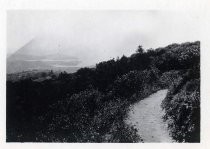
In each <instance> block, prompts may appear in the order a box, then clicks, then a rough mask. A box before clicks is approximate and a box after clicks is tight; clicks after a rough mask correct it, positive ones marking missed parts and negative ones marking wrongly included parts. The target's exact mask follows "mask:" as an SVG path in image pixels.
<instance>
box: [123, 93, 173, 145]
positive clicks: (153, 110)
mask: <svg viewBox="0 0 210 149" xmlns="http://www.w3.org/2000/svg"><path fill="white" fill-rule="evenodd" d="M166 94H167V90H160V91H158V92H156V93H154V94H152V95H150V96H149V97H147V98H145V99H144V100H141V101H140V102H138V103H136V104H135V105H134V106H133V107H132V108H131V109H130V111H129V114H128V119H127V120H126V123H127V124H131V125H134V127H135V128H137V130H138V134H139V135H140V136H141V137H142V139H143V141H144V142H174V141H173V140H172V138H171V137H170V136H169V132H168V130H167V124H166V123H164V122H163V120H162V116H163V114H164V111H162V109H161V102H162V100H163V99H164V98H165V96H166Z"/></svg>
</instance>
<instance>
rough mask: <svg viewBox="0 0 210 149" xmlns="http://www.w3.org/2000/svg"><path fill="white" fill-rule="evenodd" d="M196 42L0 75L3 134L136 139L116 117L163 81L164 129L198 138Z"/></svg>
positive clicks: (181, 137)
mask: <svg viewBox="0 0 210 149" xmlns="http://www.w3.org/2000/svg"><path fill="white" fill-rule="evenodd" d="M199 44H200V43H199V42H193V43H183V44H172V45H169V46H167V47H164V48H158V49H155V50H153V49H150V50H144V49H143V48H142V46H139V47H138V49H137V51H136V53H134V54H133V55H131V56H130V57H126V56H122V57H121V58H119V59H112V60H109V61H105V62H101V63H99V64H97V65H96V67H95V68H81V69H79V70H78V71H77V72H75V73H70V74H69V73H66V72H62V73H60V74H59V75H57V74H56V75H55V74H53V72H52V71H50V73H49V74H48V73H41V74H40V77H39V78H36V79H34V78H33V77H25V78H24V79H20V80H16V81H14V80H7V141H8V142H33V141H38V142H55V141H56V142H139V141H141V138H140V136H138V135H137V133H136V131H137V130H136V129H134V128H133V127H132V126H128V125H126V124H125V123H124V120H125V118H126V116H127V111H128V109H129V107H130V105H132V104H133V103H135V102H137V101H139V100H141V99H143V98H144V97H146V96H148V95H150V94H151V93H153V92H155V91H157V90H159V89H165V88H169V93H168V95H167V98H166V99H165V100H164V103H163V104H162V106H163V108H164V109H165V110H166V116H165V117H164V118H165V120H168V121H170V125H169V128H170V130H171V132H172V136H173V137H174V138H175V139H176V140H178V141H186V142H196V141H199V137H198V136H199V133H200V131H199V129H200V113H199V112H200V95H199V93H200V89H199V87H200V76H199V69H200V45H199ZM49 75H50V77H49ZM52 76H53V77H52ZM13 78H15V77H13ZM40 78H42V79H40ZM43 78H44V79H43ZM46 78H47V79H46ZM186 111H187V112H186ZM174 113H178V114H177V115H174Z"/></svg>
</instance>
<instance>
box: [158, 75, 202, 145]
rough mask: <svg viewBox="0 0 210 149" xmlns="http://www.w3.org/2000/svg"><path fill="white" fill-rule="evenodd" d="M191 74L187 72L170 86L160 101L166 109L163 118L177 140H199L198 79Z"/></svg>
mask: <svg viewBox="0 0 210 149" xmlns="http://www.w3.org/2000/svg"><path fill="white" fill-rule="evenodd" d="M196 73H199V72H196ZM191 75H192V74H189V73H187V74H186V75H185V76H184V77H183V78H182V79H181V80H179V81H178V83H177V84H174V85H173V86H171V88H170V89H169V93H168V95H167V97H166V99H165V100H164V102H163V103H162V106H163V108H164V109H165V111H166V115H165V116H164V119H165V120H167V121H168V122H169V128H170V131H171V133H172V136H173V138H174V139H175V140H177V141H179V142H200V79H199V77H198V78H197V77H196V75H195V74H194V75H193V76H191ZM190 76H191V77H190ZM174 113H176V114H174Z"/></svg>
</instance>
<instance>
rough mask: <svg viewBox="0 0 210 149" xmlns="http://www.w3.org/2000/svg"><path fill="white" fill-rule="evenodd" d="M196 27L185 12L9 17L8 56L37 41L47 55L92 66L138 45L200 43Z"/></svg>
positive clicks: (40, 13) (43, 13)
mask: <svg viewBox="0 0 210 149" xmlns="http://www.w3.org/2000/svg"><path fill="white" fill-rule="evenodd" d="M199 27H200V25H199V16H196V15H194V14H193V13H186V12H182V13H181V12H167V11H166V12H164V11H67V10H66V11H35V10H34V11H20V10H17V11H8V13H7V52H8V53H14V52H15V51H17V50H18V49H19V48H21V47H22V46H23V45H25V44H26V43H27V42H29V41H30V40H31V39H41V40H42V42H48V43H49V41H52V44H48V45H47V46H48V47H47V48H49V49H52V46H55V45H59V46H61V47H62V46H63V47H65V50H68V52H69V51H71V52H72V53H74V54H78V55H80V56H81V55H86V57H89V60H91V62H92V63H94V62H97V61H100V60H107V59H109V58H115V57H117V56H122V55H123V54H125V55H130V54H132V53H133V52H134V51H135V50H136V48H137V46H138V45H142V46H143V48H145V49H148V48H158V47H161V46H166V45H168V44H171V43H174V42H177V43H181V42H186V41H195V40H199V36H200V35H199V34H200V32H199ZM68 47H69V48H68ZM72 47H77V48H72ZM78 49H82V50H78ZM65 50H64V53H65ZM76 50H77V51H76ZM71 52H70V53H71ZM91 62H90V63H91Z"/></svg>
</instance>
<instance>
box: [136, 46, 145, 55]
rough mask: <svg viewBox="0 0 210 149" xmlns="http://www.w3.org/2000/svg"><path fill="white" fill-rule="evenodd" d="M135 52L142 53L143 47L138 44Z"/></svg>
mask: <svg viewBox="0 0 210 149" xmlns="http://www.w3.org/2000/svg"><path fill="white" fill-rule="evenodd" d="M136 52H137V53H140V54H142V53H144V49H143V48H142V46H141V45H139V46H138V49H137V50H136Z"/></svg>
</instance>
